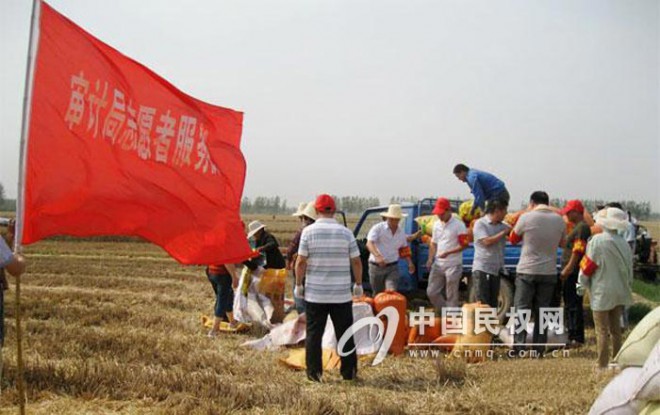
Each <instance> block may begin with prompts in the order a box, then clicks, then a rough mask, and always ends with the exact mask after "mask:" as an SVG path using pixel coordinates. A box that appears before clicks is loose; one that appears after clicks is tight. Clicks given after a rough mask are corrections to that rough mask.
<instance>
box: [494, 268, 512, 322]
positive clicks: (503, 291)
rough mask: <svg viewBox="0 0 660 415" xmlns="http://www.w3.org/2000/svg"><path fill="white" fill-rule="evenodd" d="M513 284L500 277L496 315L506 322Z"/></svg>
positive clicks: (510, 304) (510, 305)
mask: <svg viewBox="0 0 660 415" xmlns="http://www.w3.org/2000/svg"><path fill="white" fill-rule="evenodd" d="M513 290H514V288H513V284H512V283H511V281H509V280H508V279H506V278H500V294H499V295H498V296H497V317H498V318H499V319H500V321H501V322H502V324H506V319H507V316H506V313H508V312H509V311H510V310H511V307H513Z"/></svg>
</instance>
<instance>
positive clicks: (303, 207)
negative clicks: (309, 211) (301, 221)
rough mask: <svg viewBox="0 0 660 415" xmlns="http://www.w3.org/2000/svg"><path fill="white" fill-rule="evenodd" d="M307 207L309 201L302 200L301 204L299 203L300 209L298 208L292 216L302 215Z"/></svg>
mask: <svg viewBox="0 0 660 415" xmlns="http://www.w3.org/2000/svg"><path fill="white" fill-rule="evenodd" d="M306 207H307V203H305V202H302V203H301V204H299V205H298V210H296V213H294V214H293V215H291V216H295V217H297V218H299V217H301V216H302V215H303V211H304V210H305V208H306Z"/></svg>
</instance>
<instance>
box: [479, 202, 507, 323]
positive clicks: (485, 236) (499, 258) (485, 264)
mask: <svg viewBox="0 0 660 415" xmlns="http://www.w3.org/2000/svg"><path fill="white" fill-rule="evenodd" d="M506 210H507V205H506V204H505V203H504V202H503V201H500V200H491V201H490V202H488V203H487V204H486V216H484V217H483V218H481V219H479V220H477V222H476V223H475V224H474V231H473V234H474V261H473V262H472V279H473V280H472V284H474V286H475V287H476V293H477V301H481V302H482V303H484V304H488V305H490V306H491V307H493V308H497V297H498V295H499V292H500V273H501V272H502V270H503V269H504V249H505V247H506V237H507V236H508V235H509V232H510V231H511V228H510V227H509V226H508V225H507V224H506V223H504V222H503V220H504V217H505V216H506ZM507 311H508V310H507Z"/></svg>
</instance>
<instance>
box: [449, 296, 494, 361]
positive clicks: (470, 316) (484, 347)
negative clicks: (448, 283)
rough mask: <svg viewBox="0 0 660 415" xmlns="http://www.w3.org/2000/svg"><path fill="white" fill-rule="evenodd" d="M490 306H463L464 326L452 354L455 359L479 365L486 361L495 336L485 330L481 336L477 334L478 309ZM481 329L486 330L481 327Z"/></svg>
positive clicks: (476, 304)
mask: <svg viewBox="0 0 660 415" xmlns="http://www.w3.org/2000/svg"><path fill="white" fill-rule="evenodd" d="M489 307H490V306H489V305H488V304H481V303H471V304H463V307H462V314H463V325H464V327H462V330H461V331H462V332H463V333H464V334H461V336H460V337H459V338H458V340H457V341H456V344H455V345H454V349H453V351H452V353H451V355H452V356H453V357H456V358H461V359H463V360H465V361H466V362H467V363H479V362H483V361H484V360H486V355H487V353H488V350H490V344H491V342H492V340H493V335H492V333H490V331H488V330H485V331H483V332H481V333H479V334H475V328H476V310H477V308H489ZM481 328H485V327H484V326H483V325H481Z"/></svg>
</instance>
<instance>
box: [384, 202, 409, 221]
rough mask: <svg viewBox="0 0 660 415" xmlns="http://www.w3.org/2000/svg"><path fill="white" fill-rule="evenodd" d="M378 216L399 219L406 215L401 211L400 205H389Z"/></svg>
mask: <svg viewBox="0 0 660 415" xmlns="http://www.w3.org/2000/svg"><path fill="white" fill-rule="evenodd" d="M380 216H382V217H384V218H388V219H401V218H405V217H406V216H408V215H406V214H405V213H403V212H402V211H401V205H390V206H389V207H388V208H387V212H382V213H381V214H380Z"/></svg>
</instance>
